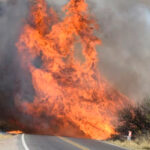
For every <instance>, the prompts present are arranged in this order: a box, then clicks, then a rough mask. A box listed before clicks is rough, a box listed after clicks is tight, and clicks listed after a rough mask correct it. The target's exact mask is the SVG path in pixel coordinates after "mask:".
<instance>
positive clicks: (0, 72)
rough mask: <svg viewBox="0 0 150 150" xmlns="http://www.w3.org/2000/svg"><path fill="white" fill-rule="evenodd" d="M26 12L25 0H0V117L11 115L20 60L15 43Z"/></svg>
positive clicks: (16, 88) (18, 78) (17, 86)
mask: <svg viewBox="0 0 150 150" xmlns="http://www.w3.org/2000/svg"><path fill="white" fill-rule="evenodd" d="M26 14H27V2H26V0H0V119H2V118H5V119H6V120H7V117H9V116H11V115H13V113H15V109H14V94H16V92H17V90H18V89H19V86H20V85H21V84H18V83H20V74H21V69H20V63H19V62H20V61H19V56H18V53H17V48H16V46H15V43H16V42H17V40H18V37H19V35H20V33H21V28H22V25H23V23H24V20H25V16H26Z"/></svg>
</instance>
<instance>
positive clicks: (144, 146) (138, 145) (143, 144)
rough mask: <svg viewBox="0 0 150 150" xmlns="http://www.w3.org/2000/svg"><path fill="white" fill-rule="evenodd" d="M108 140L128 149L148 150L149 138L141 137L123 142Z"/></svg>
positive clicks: (149, 145) (149, 148) (149, 147)
mask: <svg viewBox="0 0 150 150" xmlns="http://www.w3.org/2000/svg"><path fill="white" fill-rule="evenodd" d="M109 142H110V143H112V144H114V145H118V146H120V147H124V148H127V149H129V150H150V140H145V139H142V138H140V139H136V140H131V141H123V142H122V141H119V140H115V141H109Z"/></svg>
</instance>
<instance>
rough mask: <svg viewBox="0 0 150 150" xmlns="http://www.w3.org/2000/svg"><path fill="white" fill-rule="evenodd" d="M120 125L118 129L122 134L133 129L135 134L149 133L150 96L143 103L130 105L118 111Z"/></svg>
mask: <svg viewBox="0 0 150 150" xmlns="http://www.w3.org/2000/svg"><path fill="white" fill-rule="evenodd" d="M118 119H119V122H120V123H119V125H118V127H117V128H116V131H117V132H118V133H119V134H120V135H127V134H128V131H129V130H130V131H133V136H140V135H142V134H147V133H149V131H150V98H145V99H144V100H143V102H142V103H138V104H137V105H134V106H133V105H129V106H128V107H126V108H124V109H123V110H121V111H119V113H118Z"/></svg>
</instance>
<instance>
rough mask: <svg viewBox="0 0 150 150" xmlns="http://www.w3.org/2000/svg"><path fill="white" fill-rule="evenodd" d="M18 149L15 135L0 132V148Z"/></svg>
mask: <svg viewBox="0 0 150 150" xmlns="http://www.w3.org/2000/svg"><path fill="white" fill-rule="evenodd" d="M1 149H2V150H10V149H11V150H18V146H17V136H16V135H15V136H12V135H5V134H0V150H1Z"/></svg>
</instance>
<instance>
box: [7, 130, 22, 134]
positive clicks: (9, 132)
mask: <svg viewBox="0 0 150 150" xmlns="http://www.w3.org/2000/svg"><path fill="white" fill-rule="evenodd" d="M7 133H8V134H22V133H23V132H22V131H20V130H14V131H8V132H7Z"/></svg>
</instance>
